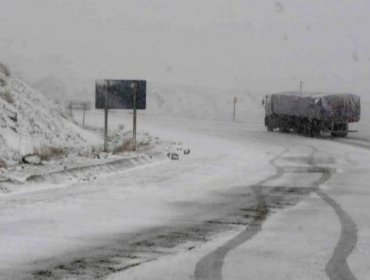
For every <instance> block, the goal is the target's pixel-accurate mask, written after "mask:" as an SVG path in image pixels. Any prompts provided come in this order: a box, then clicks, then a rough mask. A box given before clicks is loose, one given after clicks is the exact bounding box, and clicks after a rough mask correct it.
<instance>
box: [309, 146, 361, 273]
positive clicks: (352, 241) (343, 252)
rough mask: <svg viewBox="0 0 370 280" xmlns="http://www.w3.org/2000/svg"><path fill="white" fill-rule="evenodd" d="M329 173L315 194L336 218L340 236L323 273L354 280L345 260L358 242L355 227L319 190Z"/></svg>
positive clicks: (317, 183)
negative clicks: (338, 223)
mask: <svg viewBox="0 0 370 280" xmlns="http://www.w3.org/2000/svg"><path fill="white" fill-rule="evenodd" d="M311 148H312V149H313V152H312V155H311V158H313V157H314V154H315V153H317V152H318V150H317V149H316V148H315V147H311ZM311 164H312V166H314V167H317V165H316V164H315V162H314V161H312V163H311ZM331 176H332V174H331V172H325V173H323V176H321V178H320V179H319V180H318V181H317V182H315V186H314V187H315V189H316V190H315V193H316V194H317V195H318V196H319V197H320V198H321V199H322V200H323V201H324V202H325V203H327V204H328V205H329V206H330V207H331V208H333V210H334V212H335V213H336V215H337V216H338V219H339V222H340V224H341V228H342V229H341V235H340V238H339V241H338V243H337V245H336V247H335V249H334V252H333V254H332V257H331V259H330V260H329V262H328V263H327V264H326V267H325V272H326V275H327V276H328V277H329V279H331V280H356V277H355V276H354V275H353V273H352V271H351V269H350V268H349V266H348V263H347V258H348V256H349V255H350V254H351V253H352V251H353V249H354V248H355V246H356V244H357V240H358V236H357V226H356V224H355V222H354V221H353V219H352V218H351V216H350V215H349V214H348V213H347V212H346V211H345V210H344V209H343V208H342V207H341V206H340V204H339V203H338V202H336V201H335V200H334V199H333V198H331V197H330V196H329V195H327V194H326V193H325V192H323V191H322V190H321V189H320V185H321V184H323V183H324V182H326V181H328V180H329V179H330V178H331Z"/></svg>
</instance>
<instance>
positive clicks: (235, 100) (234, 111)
mask: <svg viewBox="0 0 370 280" xmlns="http://www.w3.org/2000/svg"><path fill="white" fill-rule="evenodd" d="M236 102H238V98H237V97H236V96H235V97H234V110H233V122H235V117H236V116H235V115H236Z"/></svg>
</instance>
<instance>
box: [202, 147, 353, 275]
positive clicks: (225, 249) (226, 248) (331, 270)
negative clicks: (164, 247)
mask: <svg viewBox="0 0 370 280" xmlns="http://www.w3.org/2000/svg"><path fill="white" fill-rule="evenodd" d="M310 148H311V149H312V153H311V155H310V160H309V162H308V163H309V164H310V165H311V166H312V167H316V168H318V166H317V165H316V164H315V161H314V155H315V153H316V152H317V151H318V150H317V149H316V148H315V147H310ZM288 151H289V149H287V150H285V151H284V152H283V153H281V154H279V155H278V156H277V157H275V158H273V159H272V160H271V161H270V164H272V165H274V166H275V168H276V173H275V174H274V175H272V176H270V177H268V178H266V179H265V180H263V181H261V182H259V183H258V184H256V185H255V186H253V187H252V189H253V191H254V192H255V194H256V199H257V201H259V202H261V203H264V199H263V196H262V194H261V186H262V185H263V184H264V183H266V182H268V181H271V180H274V179H277V178H279V177H281V176H282V175H283V174H284V168H283V167H280V166H277V165H276V160H278V159H279V158H280V157H281V156H282V155H283V154H284V153H286V152H288ZM318 169H319V170H321V171H320V172H321V173H322V176H321V177H320V178H319V179H318V180H316V181H315V182H313V183H312V184H311V186H310V188H312V189H313V190H314V192H315V193H316V194H317V195H318V196H319V197H320V198H321V199H322V200H323V201H324V202H325V203H327V204H328V205H329V206H330V207H331V208H332V209H333V210H334V211H335V213H336V214H337V216H338V218H339V221H340V223H341V228H342V230H341V236H340V239H339V241H338V243H337V245H336V247H335V249H334V252H333V254H332V257H331V259H330V261H329V262H328V263H327V265H326V267H325V272H326V274H327V276H328V277H329V279H331V280H356V278H355V277H354V275H353V273H352V271H351V270H350V268H349V267H348V264H347V257H348V256H349V255H350V254H351V252H352V250H353V249H354V247H355V246H356V243H357V227H356V224H355V223H354V221H353V220H352V218H351V217H350V216H349V215H348V213H346V212H345V211H344V210H343V208H342V207H341V206H340V204H339V203H337V202H336V201H335V200H334V199H332V198H331V197H329V196H328V195H327V194H326V193H324V192H323V191H322V190H321V189H320V188H319V187H320V185H322V184H323V183H325V182H326V181H328V180H329V179H330V178H331V177H332V170H331V169H330V168H318ZM265 207H266V206H265ZM266 215H267V212H266ZM265 217H266V216H265ZM265 217H264V218H265ZM264 218H263V219H260V220H255V221H254V223H253V224H252V225H250V226H249V227H248V228H246V229H245V230H244V231H243V232H241V233H240V234H238V235H237V236H236V237H234V238H233V239H231V240H230V241H228V242H227V243H225V244H224V245H222V246H221V247H219V248H218V249H216V250H215V251H213V252H211V253H210V254H208V255H206V256H205V257H204V258H202V259H201V260H200V261H199V262H198V263H197V265H196V268H195V279H196V280H211V279H212V280H222V279H223V278H222V267H223V263H224V259H225V257H226V255H227V254H228V253H229V252H230V251H232V250H233V249H235V248H237V247H238V246H240V245H241V244H243V243H245V242H246V241H248V240H249V239H251V238H252V237H253V236H254V235H255V234H257V233H258V232H259V231H260V230H261V227H262V223H263V220H264Z"/></svg>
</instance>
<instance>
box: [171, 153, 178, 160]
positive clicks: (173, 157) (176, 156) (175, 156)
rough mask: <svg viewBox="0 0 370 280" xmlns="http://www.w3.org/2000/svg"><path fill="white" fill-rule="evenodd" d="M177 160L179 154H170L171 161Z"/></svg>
mask: <svg viewBox="0 0 370 280" xmlns="http://www.w3.org/2000/svg"><path fill="white" fill-rule="evenodd" d="M179 158H180V157H179V154H177V153H172V154H171V159H172V160H179Z"/></svg>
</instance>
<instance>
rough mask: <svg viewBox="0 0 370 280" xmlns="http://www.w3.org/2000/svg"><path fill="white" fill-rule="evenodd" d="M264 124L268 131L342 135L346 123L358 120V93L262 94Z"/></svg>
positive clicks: (343, 134) (346, 128) (346, 131)
mask: <svg viewBox="0 0 370 280" xmlns="http://www.w3.org/2000/svg"><path fill="white" fill-rule="evenodd" d="M263 103H264V105H265V125H266V127H267V129H268V130H269V131H272V130H274V129H279V130H280V131H282V132H291V131H294V132H297V133H301V134H305V135H310V136H318V135H320V134H322V133H330V134H331V135H332V136H334V137H345V136H347V134H348V124H349V123H352V122H358V121H359V120H360V114H361V106H360V97H359V96H357V95H354V94H350V93H346V94H333V93H301V92H282V93H275V94H270V95H266V96H265V98H264V102H263Z"/></svg>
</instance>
